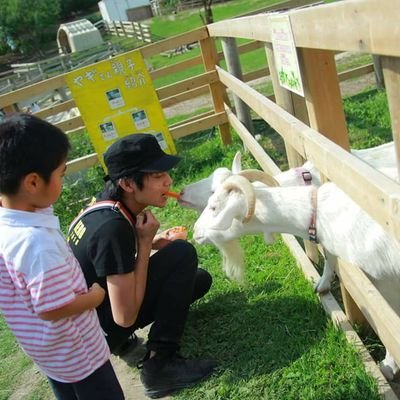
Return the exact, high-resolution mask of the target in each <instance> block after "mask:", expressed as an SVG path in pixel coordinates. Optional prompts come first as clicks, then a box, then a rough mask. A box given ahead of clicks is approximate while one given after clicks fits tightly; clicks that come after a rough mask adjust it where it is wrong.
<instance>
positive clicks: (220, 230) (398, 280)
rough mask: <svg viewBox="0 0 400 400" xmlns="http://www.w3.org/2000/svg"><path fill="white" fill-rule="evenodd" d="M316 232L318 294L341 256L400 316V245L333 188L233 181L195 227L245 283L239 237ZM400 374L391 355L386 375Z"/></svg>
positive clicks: (385, 366)
mask: <svg viewBox="0 0 400 400" xmlns="http://www.w3.org/2000/svg"><path fill="white" fill-rule="evenodd" d="M244 221H248V222H244ZM314 228H315V229H316V237H317V240H318V242H319V243H321V245H322V246H323V247H324V248H325V249H326V258H327V260H326V262H325V265H324V271H323V275H322V277H321V279H320V281H319V282H318V283H317V286H316V290H317V291H318V292H323V291H326V290H329V288H330V283H331V280H332V279H333V276H334V266H335V257H336V256H337V257H340V258H341V259H343V260H345V261H348V262H350V263H352V264H355V265H358V266H359V267H360V268H361V269H362V270H363V271H364V272H365V273H366V274H367V275H368V277H369V278H370V279H371V281H372V282H373V283H374V284H375V286H376V287H377V288H378V290H379V291H380V292H381V294H382V295H383V296H384V297H385V299H386V300H387V301H388V303H389V304H390V305H391V306H392V307H393V309H394V310H395V311H396V313H397V314H399V315H400V296H399V294H398V292H399V287H400V265H399V264H400V256H399V255H400V245H399V243H398V242H397V241H396V240H395V239H393V238H392V237H391V236H390V235H389V234H387V233H386V232H385V231H384V230H383V228H382V227H381V226H380V225H379V224H378V223H377V222H375V221H374V220H373V219H372V218H371V217H370V216H369V215H368V214H367V213H366V212H365V211H363V210H362V209H361V208H360V207H359V206H358V205H357V204H356V203H354V202H353V201H352V200H351V199H350V198H349V197H348V196H347V195H346V194H345V193H344V192H343V191H342V190H340V189H339V188H338V187H337V186H336V185H335V184H334V183H325V184H323V185H322V186H321V187H320V188H319V189H317V188H315V187H313V186H295V187H267V186H265V185H255V184H251V183H250V182H249V181H248V180H247V179H245V178H243V177H241V176H232V177H230V178H229V179H227V180H226V181H225V182H224V183H223V184H222V185H221V186H220V187H218V188H217V189H216V191H215V193H214V194H213V195H212V196H211V197H210V198H209V201H208V204H207V207H206V208H205V209H204V211H203V212H202V214H201V215H200V217H199V219H198V220H197V221H196V223H195V226H194V239H195V240H196V241H197V242H198V243H200V244H204V243H212V244H214V245H216V246H217V247H218V248H219V249H220V250H221V252H222V253H223V256H224V260H223V263H224V264H223V268H224V270H225V272H226V274H227V275H228V276H229V277H231V278H233V279H241V277H242V276H243V268H244V260H243V252H242V249H241V247H240V244H239V240H238V238H239V237H241V236H244V235H247V234H258V233H262V234H263V235H264V238H265V240H266V242H267V243H269V242H270V241H271V239H272V234H273V233H289V234H292V235H295V236H298V237H301V238H303V239H309V237H310V232H311V233H313V232H312V231H313V229H314ZM398 370H399V369H398V367H397V365H396V363H395V362H394V360H393V358H392V357H391V356H390V354H389V353H387V355H386V358H385V360H384V361H383V363H382V372H383V373H384V374H385V375H386V377H387V378H388V379H392V378H393V376H394V374H395V373H396V372H397V371H398Z"/></svg>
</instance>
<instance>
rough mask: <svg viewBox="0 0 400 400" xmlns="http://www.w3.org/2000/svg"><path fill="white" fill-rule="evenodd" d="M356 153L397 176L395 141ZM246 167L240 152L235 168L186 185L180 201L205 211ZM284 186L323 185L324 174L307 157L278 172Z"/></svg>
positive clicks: (225, 169)
mask: <svg viewBox="0 0 400 400" xmlns="http://www.w3.org/2000/svg"><path fill="white" fill-rule="evenodd" d="M352 153H353V154H354V155H355V156H356V157H358V158H360V159H362V160H363V161H365V162H367V163H368V164H370V165H372V166H373V167H374V168H376V169H378V170H379V171H381V172H382V173H384V174H385V175H387V176H388V177H389V178H391V179H393V180H397V164H396V156H395V151H394V144H393V142H389V143H385V144H382V145H380V146H376V147H371V148H369V149H363V150H352ZM241 171H242V166H241V154H240V152H237V153H236V155H235V157H234V159H233V161H232V167H231V169H228V168H225V167H221V168H217V169H216V170H215V171H214V172H213V173H212V174H211V175H210V176H208V177H207V178H204V179H201V180H200V181H197V182H194V183H191V184H189V185H187V186H185V187H184V188H183V190H182V192H181V197H180V199H179V203H180V204H181V205H182V206H183V207H188V208H194V209H195V210H197V211H198V212H199V213H201V212H202V211H203V210H204V208H205V207H206V205H207V201H208V198H209V197H210V196H211V194H212V193H214V191H215V189H216V188H217V187H219V186H220V185H221V183H222V182H223V181H225V180H226V179H227V178H229V177H230V176H232V175H235V174H239V173H240V172H241ZM274 178H275V179H276V180H277V182H278V183H279V185H280V186H295V185H307V184H311V183H312V184H313V185H314V186H320V185H321V181H320V175H319V172H318V170H317V169H316V168H315V167H314V165H313V164H312V163H311V162H310V161H307V162H306V163H305V164H303V165H302V166H301V167H299V168H291V169H289V170H287V171H285V172H282V173H279V174H278V175H275V176H274Z"/></svg>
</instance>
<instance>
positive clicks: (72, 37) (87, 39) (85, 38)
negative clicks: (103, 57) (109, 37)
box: [57, 19, 103, 54]
mask: <svg viewBox="0 0 400 400" xmlns="http://www.w3.org/2000/svg"><path fill="white" fill-rule="evenodd" d="M102 43H103V38H102V36H101V34H100V32H99V30H98V29H97V28H96V27H95V26H94V25H93V24H92V23H91V22H90V21H89V20H87V19H79V20H77V21H73V22H68V23H66V24H61V25H60V27H59V28H58V31H57V44H58V48H59V49H60V53H64V54H68V53H75V52H76V51H81V50H86V49H89V48H91V47H94V46H98V45H100V44H102Z"/></svg>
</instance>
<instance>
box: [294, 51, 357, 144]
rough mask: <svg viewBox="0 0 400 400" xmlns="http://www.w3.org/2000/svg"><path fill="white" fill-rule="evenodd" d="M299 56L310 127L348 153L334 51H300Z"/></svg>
mask: <svg viewBox="0 0 400 400" xmlns="http://www.w3.org/2000/svg"><path fill="white" fill-rule="evenodd" d="M298 53H299V59H300V65H301V67H302V68H301V70H302V78H303V87H304V94H305V99H306V105H307V111H308V117H309V120H310V126H311V127H312V128H314V129H315V130H316V131H318V132H321V133H322V134H323V135H324V136H326V137H327V138H329V139H330V140H332V141H333V142H335V143H336V144H338V145H339V146H341V147H343V148H344V149H346V150H349V149H350V141H349V136H348V133H347V125H346V118H345V115H344V111H343V106H342V96H341V93H340V87H339V80H338V77H337V72H336V64H335V57H334V54H333V52H332V51H329V50H314V49H300V50H299V52H298ZM327 99H329V101H327Z"/></svg>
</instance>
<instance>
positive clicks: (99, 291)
mask: <svg viewBox="0 0 400 400" xmlns="http://www.w3.org/2000/svg"><path fill="white" fill-rule="evenodd" d="M104 295H105V291H104V289H103V288H102V287H101V286H100V285H99V284H98V283H94V284H93V285H92V286H91V288H90V289H89V291H88V292H87V293H84V294H78V295H77V296H76V297H75V299H74V300H73V301H72V302H71V303H68V304H67V305H66V306H64V307H61V308H57V309H55V310H51V311H45V312H42V313H39V314H38V316H39V318H40V319H43V320H45V321H54V320H57V319H61V318H68V317H71V316H72V315H75V314H81V313H83V312H84V311H86V310H90V309H92V308H96V307H97V306H98V305H100V304H101V303H102V301H103V299H104Z"/></svg>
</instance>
